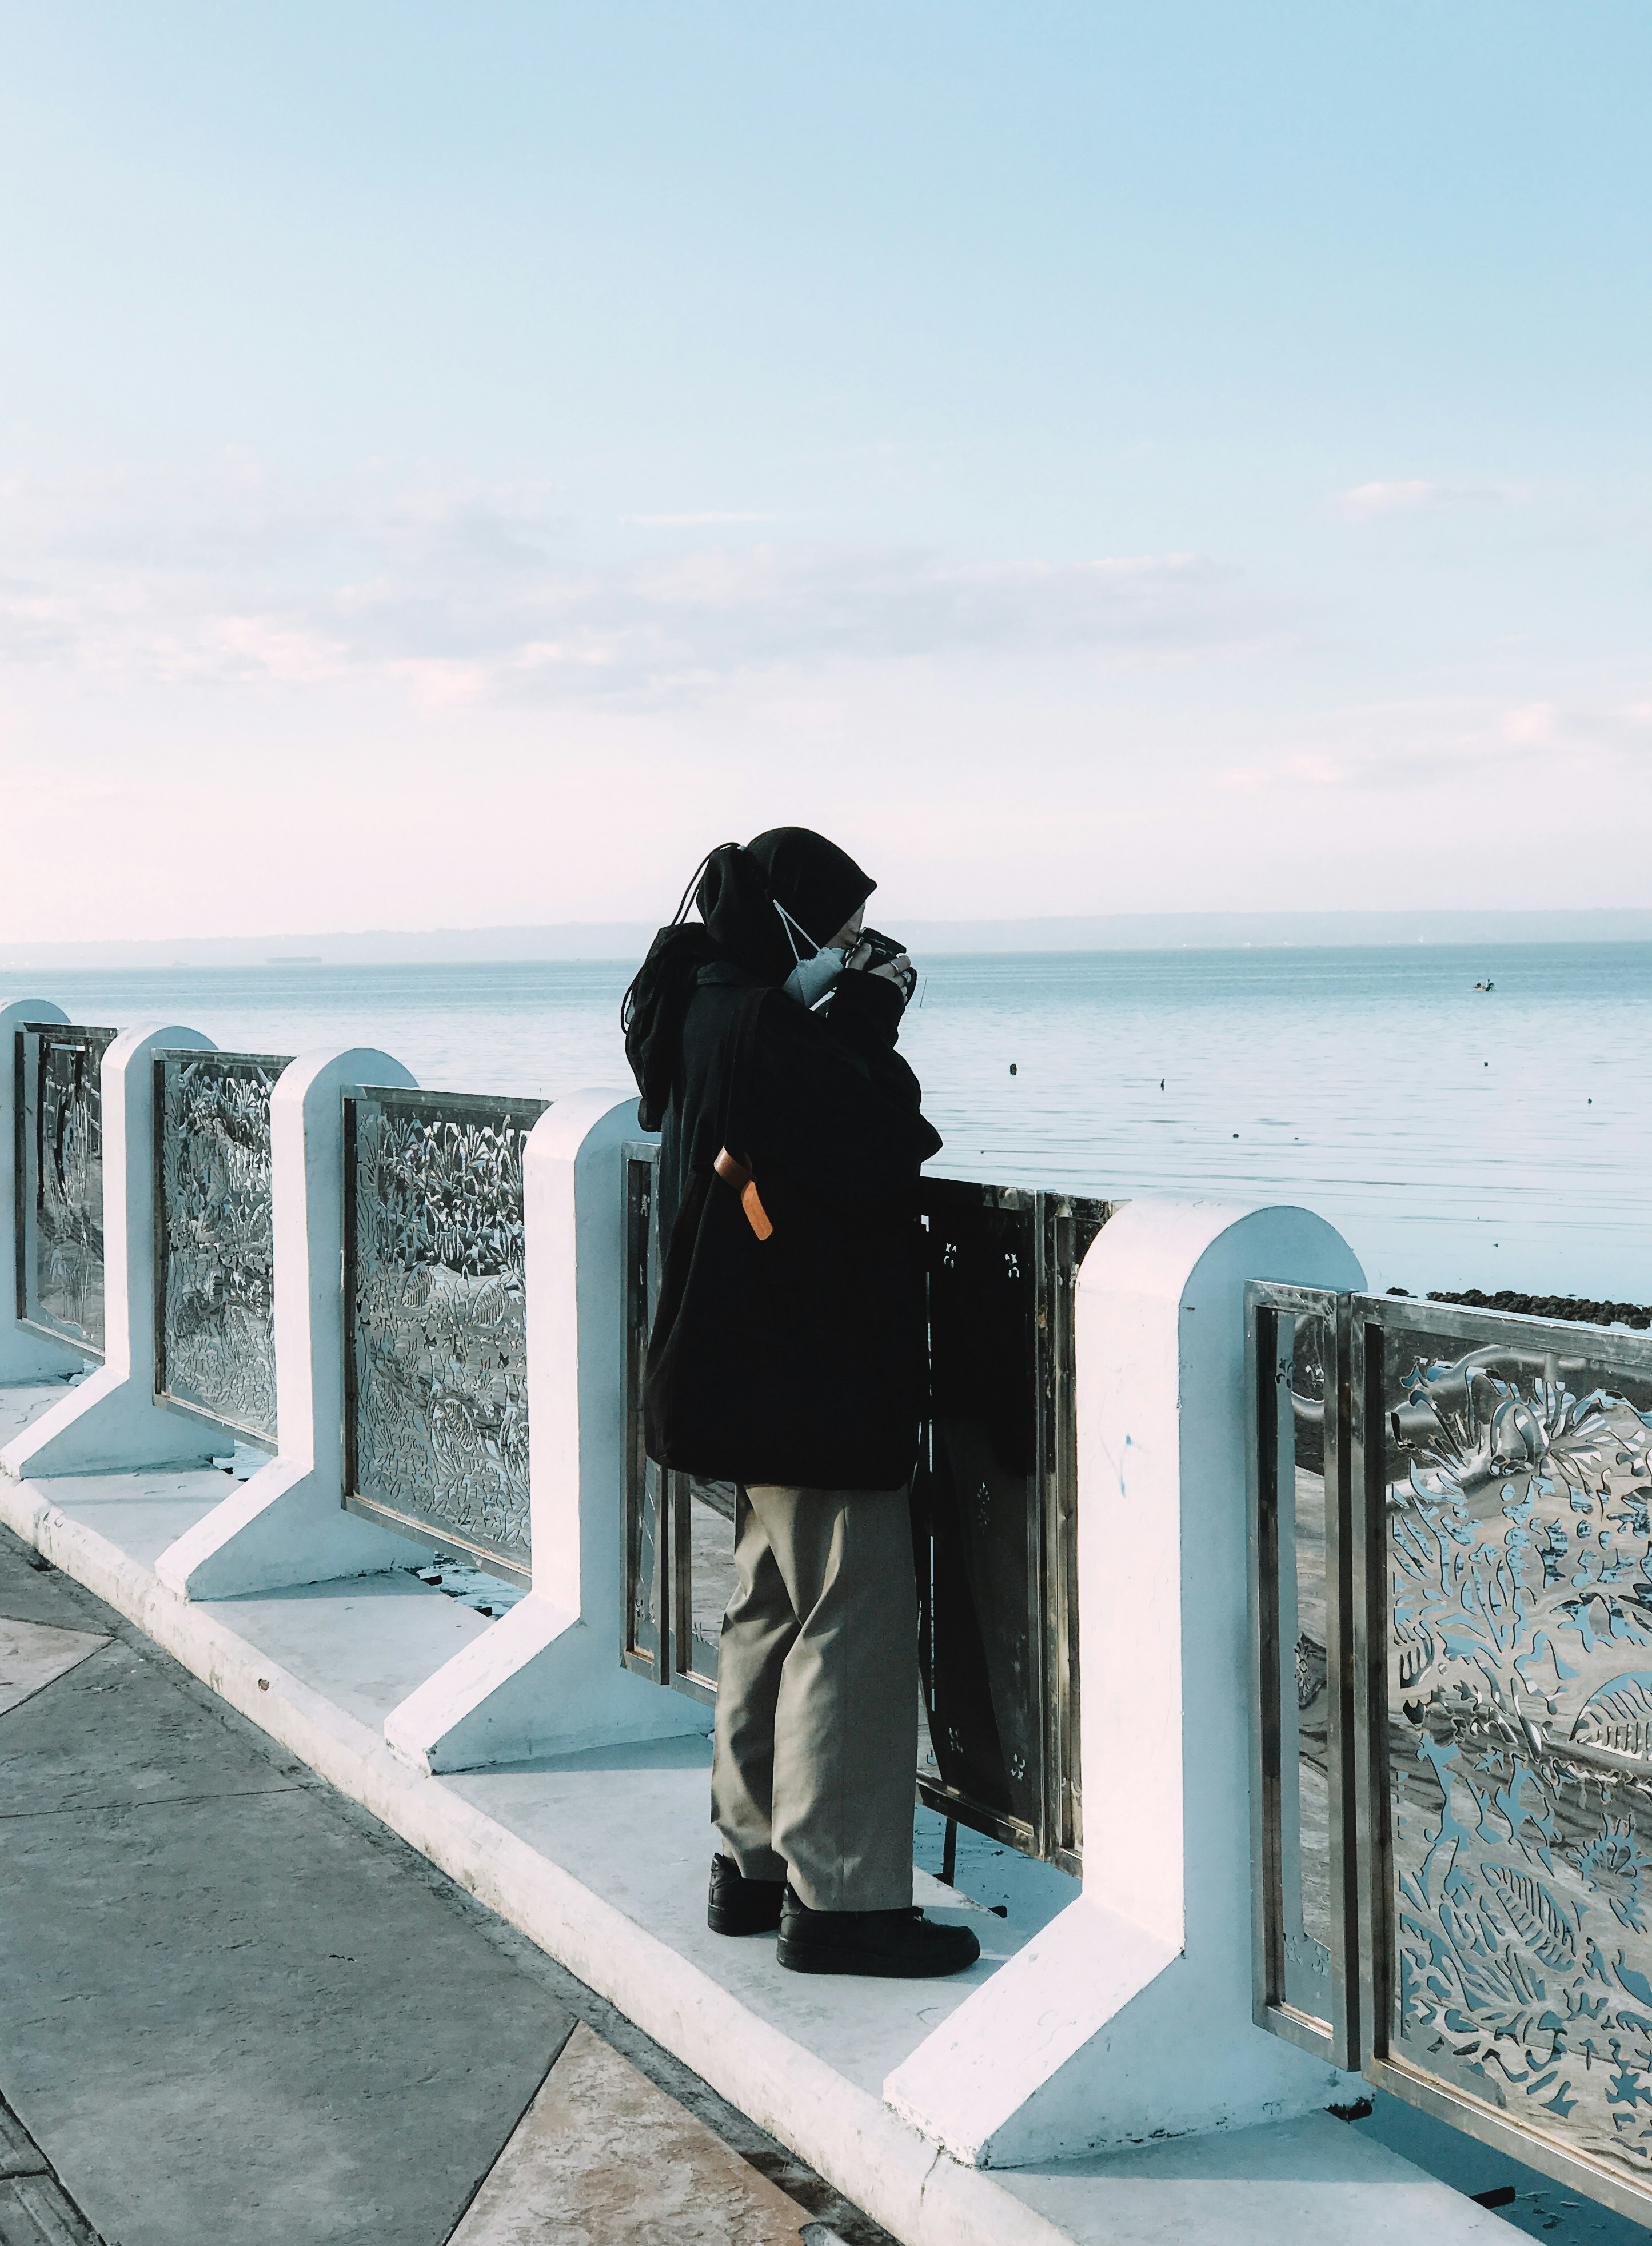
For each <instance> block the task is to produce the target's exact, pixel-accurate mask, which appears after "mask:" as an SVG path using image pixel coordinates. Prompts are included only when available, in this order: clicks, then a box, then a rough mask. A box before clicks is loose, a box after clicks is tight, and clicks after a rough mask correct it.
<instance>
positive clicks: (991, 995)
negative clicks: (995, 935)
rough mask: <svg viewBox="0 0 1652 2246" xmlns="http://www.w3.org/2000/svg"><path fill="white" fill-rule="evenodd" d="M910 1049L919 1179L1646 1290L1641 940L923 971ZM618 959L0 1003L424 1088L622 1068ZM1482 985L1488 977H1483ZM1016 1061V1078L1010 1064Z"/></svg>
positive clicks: (213, 978) (1417, 1267)
mask: <svg viewBox="0 0 1652 2246" xmlns="http://www.w3.org/2000/svg"><path fill="white" fill-rule="evenodd" d="M919 966H920V970H921V983H920V987H919V997H918V998H917V999H915V1000H914V1004H913V1005H912V1007H911V1008H910V1009H909V1011H908V1016H907V1025H906V1028H905V1031H904V1033H903V1038H902V1044H903V1047H904V1050H905V1051H906V1052H907V1053H908V1057H909V1058H910V1059H911V1061H912V1063H913V1065H914V1067H915V1068H916V1069H917V1071H918V1073H919V1075H920V1076H921V1078H922V1079H923V1084H924V1090H925V1102H924V1104H925V1106H926V1108H927V1110H928V1113H930V1115H931V1116H932V1117H933V1119H934V1120H935V1124H936V1126H937V1127H938V1128H939V1129H940V1130H941V1131H942V1133H944V1134H945V1138H946V1141H947V1145H946V1151H945V1153H944V1154H942V1156H941V1157H940V1158H939V1160H937V1161H936V1163H935V1165H934V1167H935V1168H936V1169H939V1170H945V1171H949V1172H951V1173H952V1174H955V1175H958V1176H973V1177H987V1178H1002V1179H1013V1180H1015V1181H1020V1182H1023V1183H1060V1184H1067V1185H1072V1186H1075V1187H1078V1188H1083V1189H1084V1190H1085V1191H1088V1192H1091V1193H1099V1194H1106V1195H1112V1196H1114V1197H1120V1196H1129V1195H1133V1194H1145V1193H1163V1194H1199V1195H1201V1196H1207V1197H1215V1198H1220V1199H1227V1200H1233V1201H1256V1200H1269V1201H1279V1200H1287V1201H1300V1202H1302V1203H1304V1204H1306V1206H1307V1207H1309V1208H1314V1209H1317V1210H1319V1211H1320V1212H1321V1213H1322V1215H1325V1216H1327V1217H1329V1219H1330V1220H1331V1221H1332V1222H1333V1223H1335V1224H1336V1225H1337V1226H1339V1227H1340V1228H1341V1229H1342V1230H1343V1232H1344V1233H1345V1234H1346V1235H1347V1236H1348V1238H1349V1241H1350V1242H1351V1243H1352V1245H1353V1247H1354V1248H1355V1249H1356V1252H1357V1253H1358V1254H1359V1256H1361V1257H1362V1258H1363V1261H1364V1263H1365V1267H1366V1271H1367V1275H1368V1278H1369V1280H1370V1283H1371V1284H1372V1285H1373V1286H1374V1287H1376V1288H1378V1289H1381V1288H1385V1287H1388V1286H1390V1285H1392V1286H1404V1287H1409V1288H1411V1289H1412V1290H1424V1289H1426V1288H1429V1287H1453V1288H1454V1287H1468V1286H1481V1287H1485V1288H1487V1289H1494V1288H1497V1287H1516V1288H1520V1289H1524V1290H1531V1291H1533V1292H1536V1293H1549V1292H1555V1293H1576V1294H1583V1295H1594V1296H1611V1297H1622V1298H1624V1299H1627V1300H1630V1301H1634V1302H1648V1301H1652V1194H1649V1188H1648V1184H1647V1180H1646V1173H1645V1167H1644V1165H1645V1148H1646V1140H1647V1118H1648V1117H1649V1115H1652V944H1601V945H1587V944H1553V945H1536V944H1533V945H1499V946H1492V947H1487V948H1486V949H1484V950H1480V951H1475V950H1470V949H1455V948H1446V947H1444V946H1428V947H1422V946H1418V947H1417V948H1415V949H1397V948H1389V949H1370V950H1356V949H1328V950H1266V951H1263V950H1255V951H1242V950H1241V951H1152V952H1056V953H1044V954H1038V953H1032V954H1029V953H1017V954H999V955H993V956H975V957H964V956H944V957H939V958H935V959H931V960H928V961H922V960H921V961H920V962H919ZM629 972H630V969H629V965H626V964H622V963H613V964H609V963H605V962H587V961H566V962H563V961H557V962H546V963H518V964H505V965H499V966H475V965H465V966H452V967H298V966H270V967H265V968H224V969H187V968H177V969H173V970H168V971H160V970H146V971H142V972H122V973H115V972H101V973H100V972H90V971H79V972H76V973H72V974H70V973H63V974H53V973H31V974H28V975H23V974H20V973H17V972H4V973H0V1003H4V1002H7V1001H10V999H13V998H17V997H25V996H26V997H51V998H55V999H56V1001H57V1003H58V1004H59V1005H60V1006H62V1007H63V1008H64V1010H65V1012H66V1013H67V1014H68V1015H69V1016H70V1017H71V1019H74V1020H78V1021H86V1022H94V1023H107V1024H116V1025H121V1026H124V1025H126V1024H129V1023H133V1022H138V1021H149V1022H155V1021H162V1022H166V1021H170V1022H180V1023H188V1024H192V1025H193V1026H194V1027H195V1028H197V1029H200V1030H202V1031H205V1032H206V1033H207V1035H208V1036H210V1037H212V1038H215V1039H216V1041H217V1042H218V1043H219V1044H220V1045H223V1046H225V1047H232V1046H238V1047H242V1048H249V1049H252V1050H255V1051H258V1052H303V1051H304V1050H305V1049H306V1048H307V1047H309V1046H313V1045H378V1046H380V1047H382V1048H384V1050H386V1051H387V1052H391V1053H394V1054H395V1055H396V1056H397V1058H398V1059H400V1060H401V1061H403V1062H404V1063H405V1065H406V1066H407V1067H408V1068H410V1069H411V1071H412V1072H414V1074H415V1075H416V1076H417V1077H418V1079H419V1081H420V1082H421V1083H422V1084H425V1085H428V1086H440V1087H443V1088H445V1089H450V1090H459V1091H479V1092H535V1093H538V1094H540V1096H541V1097H545V1098H554V1097H555V1096H556V1095H557V1094H558V1093H561V1092H571V1091H574V1090H575V1089H577V1088H578V1087H580V1086H584V1085H613V1086H616V1087H622V1086H625V1084H626V1083H627V1081H628V1079H627V1076H626V1071H625V1065H624V1059H623V1056H622V1052H621V1047H620V1040H619V1031H618V1025H617V1019H616V1010H617V1007H618V1003H619V997H620V993H621V991H622V989H623V988H624V985H625V983H626V981H627V980H628V978H629ZM1486 977H1490V978H1491V979H1492V982H1493V983H1494V984H1495V986H1496V987H1495V988H1494V989H1493V990H1492V991H1490V992H1489V993H1486V992H1477V991H1476V990H1475V989H1474V984H1475V983H1476V982H1477V981H1483V980H1485V978H1486ZM1012 1062H1013V1063H1014V1064H1015V1065H1016V1073H1015V1075H1014V1076H1011V1074H1010V1064H1011V1063H1012Z"/></svg>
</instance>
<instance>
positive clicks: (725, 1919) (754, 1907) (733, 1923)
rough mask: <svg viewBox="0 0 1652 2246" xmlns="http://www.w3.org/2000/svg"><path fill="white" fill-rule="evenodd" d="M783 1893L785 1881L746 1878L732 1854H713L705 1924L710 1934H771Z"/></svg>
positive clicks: (776, 1923)
mask: <svg viewBox="0 0 1652 2246" xmlns="http://www.w3.org/2000/svg"><path fill="white" fill-rule="evenodd" d="M784 1894H785V1881H784V1880H749V1879H747V1878H746V1876H745V1874H744V1872H743V1871H742V1870H741V1869H740V1867H739V1866H738V1864H737V1863H736V1862H735V1861H734V1859H733V1857H732V1856H713V1857H712V1859H711V1892H710V1895H708V1896H707V1897H706V1903H705V1923H706V1924H707V1925H708V1926H709V1927H710V1930H711V1931H712V1933H713V1934H772V1933H773V1932H774V1930H775V1928H776V1927H777V1926H778V1924H779V1923H780V1898H781V1896H782V1895H784Z"/></svg>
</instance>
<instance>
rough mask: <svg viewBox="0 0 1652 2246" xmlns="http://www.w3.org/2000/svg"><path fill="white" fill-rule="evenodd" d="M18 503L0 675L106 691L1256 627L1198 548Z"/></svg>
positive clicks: (1091, 645)
mask: <svg viewBox="0 0 1652 2246" xmlns="http://www.w3.org/2000/svg"><path fill="white" fill-rule="evenodd" d="M9 496H10V499H11V500H12V505H11V506H10V508H9V509H8V510H7V514H6V516H5V519H4V520H5V527H4V528H3V529H0V658H6V657H9V658H10V660H11V661H13V662H22V663H31V664H41V663H44V664H53V665H56V666H58V667H61V668H65V669H67V670H71V671H74V672H78V673H80V674H93V675H97V676H100V677H106V678H112V677H120V676H146V677H159V678H163V679H170V680H188V679H201V680H211V679H218V680H225V681H235V682H248V681H253V680H256V679H260V678H263V679H267V680H269V681H271V682H287V683H313V682H316V681H318V680H323V679H327V678H331V677H341V676H343V675H344V674H347V673H353V672H361V671H375V670H376V671H377V672H379V673H380V674H381V675H384V676H385V677H391V678H394V679H398V680H400V681H402V682H403V683H404V684H407V685H410V686H411V687H412V688H413V689H414V690H415V691H418V694H419V695H420V697H421V698H424V699H426V700H434V701H437V702H446V703H451V702H454V701H466V700H475V699H478V698H490V697H495V698H505V699H507V700H545V699H556V698H571V697H572V698H582V697H589V696H591V695H593V694H596V695H602V696H606V697H609V698H612V697H615V696H621V697H630V698H642V699H643V700H658V699H660V698H669V697H673V696H676V697H682V696H686V695H693V694H696V693H697V692H700V691H704V690H705V689H706V688H707V687H709V686H710V685H713V684H717V683H718V682H722V681H725V680H727V679H729V678H731V677H734V676H736V675H737V674H739V673H742V672H750V671H752V670H775V669H781V668H790V669H792V670H800V671H808V670H817V671H818V670H822V669H823V668H825V667H827V666H832V665H835V664H843V663H864V662H874V663H876V662H886V663H887V662H897V663H898V662H903V661H907V660H908V659H914V658H922V657H947V658H949V659H956V660H960V661H963V660H969V659H970V658H973V657H1002V656H1005V655H1015V654H1024V653H1027V652H1029V651H1034V652H1038V653H1055V652H1060V653H1067V654H1078V655H1084V654H1087V653H1089V654H1097V655H1109V654H1111V655H1114V656H1117V655H1119V654H1127V655H1135V656H1138V657H1139V656H1141V655H1149V656H1165V655H1186V654H1188V653H1193V652H1200V651H1203V650H1211V649H1219V648H1227V647H1231V646H1233V645H1234V644H1237V643H1242V642H1246V641H1254V639H1256V638H1257V637H1258V636H1261V634H1262V633H1263V632H1264V631H1265V630H1268V629H1269V625H1268V619H1266V618H1265V617H1263V616H1261V612H1260V609H1259V607H1258V604H1257V602H1256V601H1255V599H1254V596H1252V595H1251V594H1249V593H1248V592H1247V590H1246V589H1245V588H1244V587H1243V586H1242V584H1241V582H1240V581H1239V579H1238V577H1237V575H1236V573H1234V572H1233V571H1231V570H1228V569H1225V568H1220V567H1219V566H1218V565H1216V564H1215V563H1214V562H1212V561H1208V560H1207V559H1205V558H1203V557H1201V556H1200V555H1192V554H1161V555H1124V556H1119V555H1109V556H1101V557H1098V558H1096V559H1092V560H1087V561H1016V562H986V561H970V560H968V559H962V558H959V557H957V556H952V555H944V554H937V553H933V552H928V551H924V550H921V549H917V548H890V547H876V546H849V545H845V544H835V545H834V544H829V543H825V542H819V541H815V542H808V541H799V540H767V541H762V542H759V543H755V544H754V543H741V544H731V543H716V542H706V541H701V542H690V543H689V544H688V545H686V546H684V545H683V544H680V543H673V545H672V546H671V547H670V548H667V549H664V550H661V551H656V552H653V553H649V552H644V553H642V554H641V555H636V556H633V557H631V558H629V559H624V560H620V561H588V560H584V559H581V558H579V557H577V556H576V555H572V554H571V553H570V552H569V551H568V548H569V544H570V539H569V533H568V525H567V524H566V522H565V521H561V520H559V518H558V517H557V516H556V515H555V514H554V513H553V511H552V509H551V506H550V502H549V500H548V499H547V498H543V497H540V496H539V495H535V494H532V493H530V494H527V495H526V496H523V495H520V494H512V493H504V494H496V493H486V492H476V491H463V492H459V493H455V494H453V495H452V496H451V497H448V498H446V499H444V498H443V497H441V495H439V494H437V493H428V492H426V493H416V494H412V495H406V494H399V493H388V494H384V493H379V494H372V493H369V494H366V495H364V496H361V497H358V498H356V499H354V500H351V499H350V498H348V497H344V498H341V499H338V500H332V501H330V502H328V503H327V504H325V505H323V506H319V507H305V506H304V505H303V504H301V503H297V502H294V501H291V500H283V499H281V498H279V497H275V496H272V495H271V494H270V493H267V492H265V491H263V490H262V489H258V488H252V489H249V488H248V487H247V484H246V480H245V478H244V477H241V478H238V479H236V480H234V481H227V482H226V483H224V484H221V485H220V486H219V487H218V488H217V489H216V490H215V491H213V492H210V493H203V492H201V490H198V489H191V490H185V491H182V492H169V493H166V492H160V493H158V492H154V491H151V492H148V493H141V492H137V491H133V490H127V489H124V488H118V489H111V490H106V491H104V492H102V493H97V492H88V491H81V492H79V493H75V494H73V495H72V497H71V498H65V494H64V493H61V492H46V491H43V490H35V491H32V492H29V493H24V492H20V491H18V490H17V489H16V488H14V489H13V491H12V492H11V493H10V495H9ZM7 548H10V553H8V551H7ZM8 565H10V566H8ZM1273 629H1275V630H1276V627H1273Z"/></svg>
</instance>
